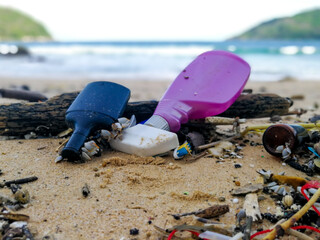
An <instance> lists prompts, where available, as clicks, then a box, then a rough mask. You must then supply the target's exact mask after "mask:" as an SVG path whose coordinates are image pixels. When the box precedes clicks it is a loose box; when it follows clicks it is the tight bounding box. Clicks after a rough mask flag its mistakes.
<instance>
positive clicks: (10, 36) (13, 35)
mask: <svg viewBox="0 0 320 240" xmlns="http://www.w3.org/2000/svg"><path fill="white" fill-rule="evenodd" d="M39 39H46V40H50V39H52V38H51V36H50V34H49V33H48V31H47V30H46V29H45V28H44V26H43V25H42V24H41V23H39V22H37V21H36V20H34V19H32V18H31V17H30V16H28V15H26V14H24V13H21V12H19V11H17V10H14V9H11V8H6V7H0V41H7V40H17V41H19V40H39Z"/></svg>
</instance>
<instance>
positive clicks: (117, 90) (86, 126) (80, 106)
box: [61, 81, 130, 161]
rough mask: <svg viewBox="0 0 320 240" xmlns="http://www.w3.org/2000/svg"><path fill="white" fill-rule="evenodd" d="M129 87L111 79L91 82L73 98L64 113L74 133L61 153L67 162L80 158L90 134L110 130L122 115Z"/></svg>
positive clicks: (128, 95) (128, 96)
mask: <svg viewBox="0 0 320 240" xmlns="http://www.w3.org/2000/svg"><path fill="white" fill-rule="evenodd" d="M129 98H130V90H129V89H128V88H126V87H124V86H122V85H119V84H116V83H112V82H104V81H101V82H92V83H90V84H88V85H87V86H86V87H85V88H84V89H83V90H82V91H81V93H80V94H79V95H78V96H77V98H76V99H75V100H74V101H73V103H72V104H71V105H70V107H69V108H68V110H67V112H66V122H67V124H68V126H69V127H71V128H73V129H74V132H73V134H72V136H71V138H70V140H69V141H68V143H67V144H66V146H65V148H64V149H63V150H62V152H61V156H62V157H63V158H67V159H68V160H70V161H75V160H79V159H80V158H81V151H80V149H81V147H82V145H83V144H84V142H85V141H86V139H87V137H88V136H89V135H90V133H92V132H94V131H96V130H99V129H109V128H110V125H111V124H112V123H114V122H115V121H116V120H117V119H118V118H119V117H121V116H122V114H123V112H124V110H125V108H126V106H127V103H128V100H129Z"/></svg>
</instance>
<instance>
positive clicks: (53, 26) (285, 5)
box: [0, 0, 320, 41]
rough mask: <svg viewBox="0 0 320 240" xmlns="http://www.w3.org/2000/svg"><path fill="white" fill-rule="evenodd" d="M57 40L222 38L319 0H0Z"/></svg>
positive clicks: (312, 5)
mask: <svg viewBox="0 0 320 240" xmlns="http://www.w3.org/2000/svg"><path fill="white" fill-rule="evenodd" d="M0 6H9V7H12V8H15V9H18V10H20V11H23V12H24V13H27V14H28V15H31V16H32V17H33V18H34V19H36V20H38V21H40V22H41V23H43V24H44V26H45V27H46V28H47V29H48V31H49V32H50V34H51V35H52V36H53V38H54V39H55V40H59V41H139V40H148V41H150V40H151V41H165V40H170V41H188V40H192V41H194V40H197V41H221V40H225V39H228V38H230V37H233V36H235V35H237V34H240V33H242V32H243V31H246V30H248V29H250V28H252V27H254V26H256V25H257V24H259V23H261V22H263V21H266V20H270V19H272V18H276V17H287V16H292V15H295V14H297V13H299V12H302V11H305V10H309V9H313V8H320V0H241V1H238V0H161V1H160V0H119V1H116V0H112V1H111V0H77V1H75V0H54V1H53V0H0Z"/></svg>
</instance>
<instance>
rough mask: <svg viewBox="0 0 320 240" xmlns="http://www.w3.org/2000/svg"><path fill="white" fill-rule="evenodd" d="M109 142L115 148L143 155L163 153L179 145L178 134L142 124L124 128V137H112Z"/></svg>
mask: <svg viewBox="0 0 320 240" xmlns="http://www.w3.org/2000/svg"><path fill="white" fill-rule="evenodd" d="M109 143H110V146H111V147H112V148H113V149H115V150H118V151H121V152H125V153H129V154H135V155H138V156H142V157H148V156H155V155H158V154H162V153H165V152H168V151H170V150H172V149H174V148H176V147H178V146H179V141H178V136H177V134H175V133H172V132H169V131H165V130H162V129H159V128H154V127H151V126H147V125H142V124H138V125H136V126H133V127H130V128H127V129H124V130H123V131H122V139H119V138H117V139H111V140H110V142H109Z"/></svg>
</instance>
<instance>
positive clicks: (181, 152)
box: [173, 141, 191, 159]
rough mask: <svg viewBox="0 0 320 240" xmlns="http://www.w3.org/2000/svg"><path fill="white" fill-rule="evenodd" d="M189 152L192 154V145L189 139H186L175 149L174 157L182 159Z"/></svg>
mask: <svg viewBox="0 0 320 240" xmlns="http://www.w3.org/2000/svg"><path fill="white" fill-rule="evenodd" d="M188 154H190V155H191V145H190V143H188V142H187V141H185V142H184V143H183V144H182V145H180V146H179V147H177V148H176V149H174V151H173V157H174V159H181V158H183V157H184V156H186V155H188Z"/></svg>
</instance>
